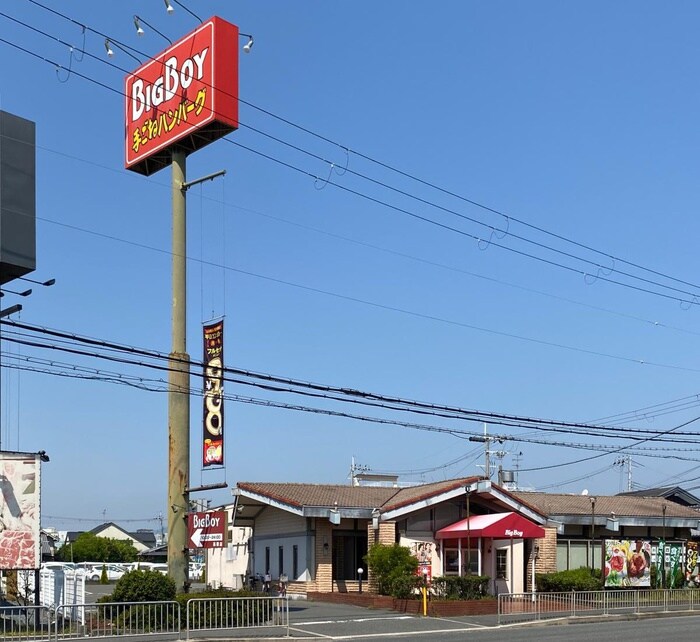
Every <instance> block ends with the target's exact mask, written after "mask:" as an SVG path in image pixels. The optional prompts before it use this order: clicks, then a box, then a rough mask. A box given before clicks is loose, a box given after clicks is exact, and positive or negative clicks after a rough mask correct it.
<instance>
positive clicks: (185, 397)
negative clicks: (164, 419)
mask: <svg viewBox="0 0 700 642" xmlns="http://www.w3.org/2000/svg"><path fill="white" fill-rule="evenodd" d="M186 158H187V156H186V153H185V151H184V150H182V149H179V148H177V147H175V148H173V151H172V160H173V162H172V166H173V170H172V186H171V191H172V209H173V212H172V217H173V238H172V255H173V262H172V290H173V300H172V350H171V352H170V355H169V358H170V375H169V377H168V383H169V385H168V575H170V577H172V578H173V580H175V586H176V587H177V588H178V590H182V591H185V592H187V591H188V590H189V587H190V582H189V578H188V571H189V547H188V546H187V512H188V510H189V506H190V356H189V355H188V354H187V190H188V189H189V188H190V187H192V186H193V185H198V184H199V183H203V182H204V181H211V180H214V179H215V178H217V177H218V176H223V175H224V174H225V173H226V170H220V171H218V172H214V173H213V174H208V175H207V176H203V177H202V178H198V179H196V180H194V181H190V182H187V180H186V177H187V165H186ZM212 487H216V488H220V487H221V485H220V484H214V485H213V486H212ZM205 488H207V487H205V486H200V487H198V488H197V489H193V490H203V489H205Z"/></svg>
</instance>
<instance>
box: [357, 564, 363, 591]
mask: <svg viewBox="0 0 700 642" xmlns="http://www.w3.org/2000/svg"><path fill="white" fill-rule="evenodd" d="M364 572H365V569H363V568H362V567H361V566H360V568H358V569H357V575H358V577H359V580H360V593H362V574H363V573H364Z"/></svg>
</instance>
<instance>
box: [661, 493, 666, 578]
mask: <svg viewBox="0 0 700 642" xmlns="http://www.w3.org/2000/svg"><path fill="white" fill-rule="evenodd" d="M661 520H662V521H661V524H662V530H661V538H662V540H663V548H662V551H661V587H662V588H666V502H664V503H663V504H661Z"/></svg>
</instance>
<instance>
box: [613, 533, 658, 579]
mask: <svg viewBox="0 0 700 642" xmlns="http://www.w3.org/2000/svg"><path fill="white" fill-rule="evenodd" d="M603 545H604V553H605V558H604V561H603V565H604V566H603V576H604V578H605V587H606V588H610V587H614V588H622V587H649V586H651V564H652V561H653V560H652V547H651V541H650V540H641V539H637V540H618V539H606V540H605V541H604V544H603Z"/></svg>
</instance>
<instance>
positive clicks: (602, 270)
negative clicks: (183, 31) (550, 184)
mask: <svg viewBox="0 0 700 642" xmlns="http://www.w3.org/2000/svg"><path fill="white" fill-rule="evenodd" d="M30 1H31V2H33V3H34V4H36V5H37V6H40V7H42V8H44V9H47V10H49V11H51V12H52V13H55V14H56V15H60V16H61V17H63V18H64V19H67V20H70V21H71V22H73V23H74V24H79V25H81V26H82V27H83V29H90V30H91V31H94V32H95V33H98V34H100V35H103V36H104V35H105V34H102V33H101V32H99V31H96V30H94V29H91V28H89V27H86V26H85V25H82V24H81V23H79V22H77V21H75V20H73V19H71V18H69V17H67V16H65V15H64V14H61V13H60V12H57V11H55V10H53V9H49V8H47V7H45V6H44V5H42V4H40V3H38V2H35V1H34V0H30ZM0 15H2V16H4V17H6V18H8V19H10V20H13V21H15V22H17V23H19V24H22V25H23V26H25V27H26V28H28V29H32V30H33V31H35V32H38V33H40V34H42V35H44V36H45V37H48V38H51V39H53V40H57V41H58V42H59V43H61V44H63V45H65V46H70V45H69V44H68V43H66V42H64V41H63V40H61V39H59V38H57V37H55V36H53V35H51V34H48V33H46V32H44V31H42V30H40V29H37V28H36V27H33V26H31V25H28V24H27V23H25V22H23V21H21V20H18V19H16V18H13V17H11V16H8V15H7V14H3V13H0ZM107 37H108V36H107ZM112 40H114V42H117V41H116V40H115V39H112ZM0 42H5V43H6V44H8V45H10V46H14V47H16V48H18V49H20V50H21V51H23V52H25V53H28V54H30V55H34V56H36V57H38V58H40V59H41V60H43V61H45V62H49V63H50V64H53V65H54V66H56V67H57V68H61V69H65V68H64V67H63V66H62V65H59V64H57V63H55V62H53V61H50V60H48V59H47V58H44V57H42V56H39V55H38V54H34V52H31V51H29V50H27V49H25V48H23V47H21V46H19V45H16V44H15V43H11V42H9V41H6V40H2V39H0ZM129 48H130V49H132V50H134V49H133V48H131V47H129ZM72 49H73V48H72V46H71V50H72ZM134 51H137V50H134ZM84 53H87V54H88V55H89V56H90V57H92V58H95V59H97V60H100V61H101V62H102V63H104V64H107V65H109V66H111V67H114V68H116V69H119V70H120V71H122V72H126V70H124V69H122V68H121V67H118V66H117V65H114V64H112V63H109V62H107V61H104V60H103V59H102V58H99V57H97V56H94V55H92V54H90V53H89V52H85V51H84V50H83V54H84ZM141 53H142V52H141ZM142 55H146V54H143V53H142ZM151 59H152V60H154V59H153V58H151ZM67 71H68V72H69V73H70V72H71V70H70V69H69V70H67ZM72 71H73V73H76V75H78V76H79V77H81V78H83V79H85V80H89V81H91V82H95V83H96V84H98V85H99V86H102V87H104V88H108V89H110V90H111V91H114V92H116V93H120V94H122V95H124V94H123V93H122V92H119V91H117V90H115V89H113V88H111V87H108V86H106V85H104V84H103V83H101V82H99V81H96V80H94V79H93V78H90V77H89V76H86V75H84V74H80V73H79V72H76V71H75V70H72ZM236 98H238V97H236ZM239 100H240V99H239ZM242 102H245V101H242ZM246 104H248V103H246ZM251 106H253V107H255V106H254V105H251ZM262 111H263V112H264V113H269V112H267V111H266V110H262ZM282 120H284V119H282ZM243 126H245V127H248V128H249V129H251V130H252V131H254V132H256V133H258V134H262V135H264V136H266V137H268V138H270V139H272V140H274V141H276V142H278V143H281V144H284V145H286V146H289V147H291V148H293V149H295V150H296V151H300V152H303V153H305V154H307V155H309V156H311V157H313V158H315V159H317V160H320V161H322V162H324V163H326V164H330V166H331V167H333V164H332V163H331V162H330V161H328V160H327V159H325V158H323V157H321V156H318V155H316V154H313V153H312V152H309V151H308V150H304V149H302V148H301V147H299V146H296V145H293V144H291V143H288V142H287V141H284V140H282V139H280V138H278V137H274V136H271V135H269V134H267V133H265V132H263V131H261V130H259V129H257V128H253V127H250V126H247V125H243ZM224 140H227V141H228V142H230V143H232V144H234V145H237V146H238V147H241V148H243V149H245V150H247V151H249V152H252V153H255V154H259V155H261V156H262V157H264V158H267V159H268V160H273V161H275V162H277V163H280V164H282V165H283V166H285V167H288V168H290V169H294V170H296V171H300V172H302V173H303V174H306V175H307V176H310V177H312V178H314V180H317V181H318V180H321V179H320V178H319V177H318V176H316V175H314V174H312V173H310V172H308V171H306V170H302V169H301V168H298V167H296V166H293V165H291V164H289V163H286V162H284V161H281V160H280V159H277V158H274V157H272V156H269V155H267V154H264V153H262V152H259V151H257V150H254V149H252V148H250V147H247V146H244V145H241V144H240V143H237V142H235V141H232V140H230V139H224ZM343 149H346V150H347V148H344V147H343ZM370 160H372V159H370ZM373 162H374V161H373ZM346 171H348V172H350V173H351V174H354V175H355V176H357V177H359V178H362V179H363V180H367V181H371V182H373V183H375V184H378V185H380V186H382V187H384V188H386V189H389V190H392V191H395V192H397V193H399V194H401V195H403V196H408V197H410V198H412V199H415V200H418V201H419V202H421V203H424V204H427V205H429V206H431V207H435V208H437V209H441V210H443V211H445V212H448V213H451V214H454V215H456V216H459V217H460V218H462V219H465V220H468V221H470V222H472V223H475V224H478V225H482V226H485V227H486V228H487V229H489V230H490V231H491V233H492V236H493V233H495V232H499V231H500V230H498V228H495V227H494V226H492V225H489V224H487V223H484V222H482V221H479V220H477V219H474V218H472V217H468V216H466V215H464V214H461V213H459V212H456V211H454V210H450V209H448V208H445V207H443V206H440V205H438V204H436V203H434V202H431V201H428V200H426V199H423V198H421V197H417V196H415V195H413V194H410V193H408V192H404V191H402V190H399V189H397V188H394V187H392V186H390V185H388V184H386V183H384V182H382V181H378V180H376V179H373V178H371V177H368V176H366V175H363V174H361V173H358V172H355V171H354V170H351V169H348V168H346ZM412 178H414V180H417V179H415V177H412ZM328 182H329V181H326V183H328ZM419 182H422V181H419ZM331 184H332V185H333V186H335V187H337V188H338V189H342V190H345V191H346V192H349V193H351V194H354V195H356V196H359V197H362V198H365V199H368V200H370V201H371V202H374V203H377V204H380V205H382V206H384V207H388V208H390V209H393V210H395V211H398V212H401V213H404V214H407V215H409V216H411V217H414V218H416V219H418V220H421V221H424V222H426V223H429V224H431V225H435V226H438V227H440V228H442V229H446V230H449V231H452V232H455V233H458V234H461V235H464V236H466V237H468V238H471V239H473V240H475V241H477V242H479V243H481V242H482V241H483V239H482V238H480V237H478V236H476V235H473V234H469V233H467V232H465V231H463V230H460V229H458V228H454V227H452V226H448V225H445V224H442V223H440V222H438V221H435V220H433V219H430V218H428V217H425V216H422V215H419V214H416V213H414V212H411V211H409V210H406V209H404V208H400V207H397V206H394V205H392V204H390V203H387V202H385V201H382V200H380V199H377V198H374V197H371V196H369V195H367V194H363V193H361V192H359V191H357V190H353V189H350V188H347V187H344V186H341V185H339V184H337V183H331ZM464 200H467V202H471V201H469V200H468V199H464ZM471 203H472V204H476V203H474V202H471ZM480 207H482V206H480ZM484 209H488V210H489V211H492V212H496V213H498V214H499V215H501V216H503V217H505V218H506V219H507V220H511V219H512V220H516V221H518V222H521V223H523V222H522V221H520V220H519V219H515V218H513V217H509V216H507V215H505V214H504V213H502V212H498V211H497V210H493V209H492V208H484ZM523 224H525V223H523ZM525 225H528V226H529V224H525ZM529 227H532V228H533V229H538V230H539V231H544V232H546V230H543V229H542V228H537V227H536V226H529ZM547 233H548V232H547ZM548 234H549V233H548ZM510 236H511V237H513V238H516V239H518V240H520V241H523V242H526V243H530V244H533V245H535V246H536V247H539V248H541V249H546V250H548V251H551V252H555V253H558V254H561V255H563V256H566V257H567V258H573V259H575V260H578V261H583V262H585V263H588V264H591V265H592V266H593V267H595V268H596V270H597V274H596V275H595V276H594V277H593V279H594V280H602V281H606V282H608V283H612V284H616V285H619V286H622V287H627V288H631V289H633V290H636V291H640V292H645V293H648V294H653V295H656V296H662V297H664V298H668V299H672V300H676V301H679V302H682V303H686V304H688V305H694V304H696V303H697V301H696V300H695V297H696V296H697V294H696V293H693V292H688V291H687V290H682V289H680V288H676V287H673V286H669V285H664V284H662V283H659V282H656V281H653V280H651V279H647V278H644V277H640V276H637V275H633V274H630V273H627V272H623V271H621V270H616V269H614V268H608V267H607V266H603V265H601V264H599V263H595V262H592V261H590V260H588V259H585V258H582V257H579V256H575V255H573V254H571V253H568V252H565V251H562V250H559V249H557V248H554V247H551V246H548V245H546V244H543V243H540V242H537V241H533V240H532V239H528V238H526V237H521V236H518V235H513V234H510ZM552 236H555V237H557V238H559V239H561V240H566V241H567V242H571V243H574V244H575V245H577V246H579V247H585V248H586V249H589V250H592V248H588V247H587V246H584V245H582V244H580V243H576V242H573V241H570V240H569V239H565V238H564V237H561V236H559V235H556V234H552ZM499 238H501V237H499ZM488 245H494V246H495V247H498V248H500V249H503V250H506V251H510V252H513V253H515V254H517V255H520V256H523V257H527V258H530V259H533V260H536V261H540V262H543V263H545V264H548V265H550V266H556V267H559V268H561V269H564V270H567V271H570V272H574V273H576V274H579V275H580V276H582V277H583V278H584V279H588V278H589V277H590V276H591V275H590V274H589V273H588V272H585V271H583V270H579V269H576V268H573V267H571V266H567V265H565V264H562V263H558V262H556V261H551V260H548V259H545V258H543V257H540V256H536V255H534V254H531V253H529V252H523V251H520V250H516V249H515V248H512V247H510V246H507V245H504V244H501V243H498V242H496V241H494V240H493V238H491V239H489V241H488ZM592 251H596V252H598V251H597V250H592ZM598 253H600V252H598ZM600 254H603V255H605V256H606V257H608V258H611V259H615V258H616V257H613V256H612V255H610V254H607V253H600ZM618 260H621V259H618ZM623 262H625V263H627V264H628V265H634V266H635V267H637V268H639V269H644V270H646V271H648V272H650V273H654V274H657V275H660V276H663V277H664V278H666V279H669V280H672V281H675V282H679V283H684V284H686V285H690V286H691V287H694V288H698V287H700V286H697V285H694V284H691V283H688V282H685V281H681V280H679V279H676V278H674V277H669V276H667V275H663V274H662V273H660V272H657V271H654V270H647V269H646V268H643V267H642V266H638V265H637V264H634V263H631V262H628V261H623ZM613 271H614V272H617V273H618V274H620V275H622V276H626V277H627V278H632V279H636V280H639V281H641V282H643V283H647V284H649V285H654V286H657V287H661V288H664V289H666V290H670V291H673V292H677V293H679V294H683V295H686V296H689V297H691V299H690V300H688V299H682V298H679V297H678V296H676V295H668V294H664V293H662V292H657V291H655V290H649V289H648V288H645V287H639V286H634V285H632V284H630V283H625V282H622V281H619V280H617V279H611V278H608V276H606V274H610V273H612V272H613Z"/></svg>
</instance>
